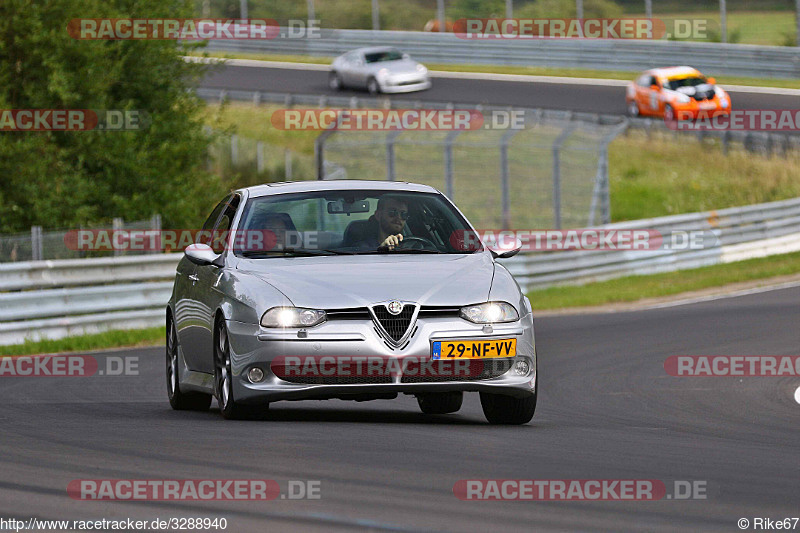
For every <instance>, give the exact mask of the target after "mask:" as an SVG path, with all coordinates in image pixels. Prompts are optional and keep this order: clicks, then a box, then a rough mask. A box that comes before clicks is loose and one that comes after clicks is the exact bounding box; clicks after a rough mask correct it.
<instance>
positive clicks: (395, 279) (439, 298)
mask: <svg viewBox="0 0 800 533" xmlns="http://www.w3.org/2000/svg"><path fill="white" fill-rule="evenodd" d="M237 270H241V271H244V272H247V273H249V274H251V275H254V276H256V277H258V278H260V279H262V280H264V281H266V282H267V283H269V284H270V285H272V286H273V287H275V288H276V289H278V290H279V291H281V292H282V293H283V294H285V295H286V296H287V297H288V298H289V299H290V300H291V301H292V303H293V304H294V305H296V306H298V307H311V308H317V309H337V308H349V307H363V306H366V305H370V304H374V303H378V302H385V301H387V300H393V299H397V300H403V301H407V302H417V303H419V304H421V305H453V306H461V305H468V304H472V303H477V302H484V301H486V300H487V298H488V296H489V291H490V289H491V286H492V277H493V273H494V263H493V262H492V259H491V256H490V255H489V254H488V253H480V252H479V253H475V254H469V255H422V254H420V255H363V256H334V257H290V258H285V257H273V258H268V259H245V260H241V261H240V262H239V264H238V265H237Z"/></svg>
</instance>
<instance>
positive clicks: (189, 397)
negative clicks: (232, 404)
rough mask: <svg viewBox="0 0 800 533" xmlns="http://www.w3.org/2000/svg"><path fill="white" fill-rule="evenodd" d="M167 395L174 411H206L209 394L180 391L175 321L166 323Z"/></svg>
mask: <svg viewBox="0 0 800 533" xmlns="http://www.w3.org/2000/svg"><path fill="white" fill-rule="evenodd" d="M167 397H168V398H169V404H170V405H171V406H172V408H173V409H175V410H176V411H208V409H209V407H211V395H210V394H203V393H201V392H182V391H181V384H180V380H179V378H178V333H177V331H176V330H175V322H173V321H172V319H171V318H170V320H169V322H168V323H167Z"/></svg>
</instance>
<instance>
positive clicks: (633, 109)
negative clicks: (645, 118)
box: [628, 100, 641, 118]
mask: <svg viewBox="0 0 800 533" xmlns="http://www.w3.org/2000/svg"><path fill="white" fill-rule="evenodd" d="M640 114H641V112H640V111H639V103H638V102H637V101H636V100H630V101H629V102H628V116H629V117H631V118H636V117H638V116H639V115H640Z"/></svg>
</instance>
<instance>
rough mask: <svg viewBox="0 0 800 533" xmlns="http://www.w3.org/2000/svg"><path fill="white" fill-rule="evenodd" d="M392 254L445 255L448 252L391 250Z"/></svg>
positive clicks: (406, 249)
mask: <svg viewBox="0 0 800 533" xmlns="http://www.w3.org/2000/svg"><path fill="white" fill-rule="evenodd" d="M390 253H393V254H444V253H447V252H441V251H439V250H427V249H425V248H422V249H420V248H403V249H402V250H398V249H396V248H395V249H394V250H391V251H390Z"/></svg>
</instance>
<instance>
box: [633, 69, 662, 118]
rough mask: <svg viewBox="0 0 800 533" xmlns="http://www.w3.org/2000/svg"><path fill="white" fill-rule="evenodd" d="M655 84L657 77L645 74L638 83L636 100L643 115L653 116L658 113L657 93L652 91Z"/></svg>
mask: <svg viewBox="0 0 800 533" xmlns="http://www.w3.org/2000/svg"><path fill="white" fill-rule="evenodd" d="M655 83H656V79H655V77H654V76H651V75H650V74H645V75H644V76H642V77H641V78H639V80H637V82H636V99H637V102H638V103H639V111H640V112H641V114H643V115H652V114H654V113H656V112H657V111H658V99H657V93H655V92H654V91H653V89H651V86H652V85H653V84H655Z"/></svg>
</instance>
